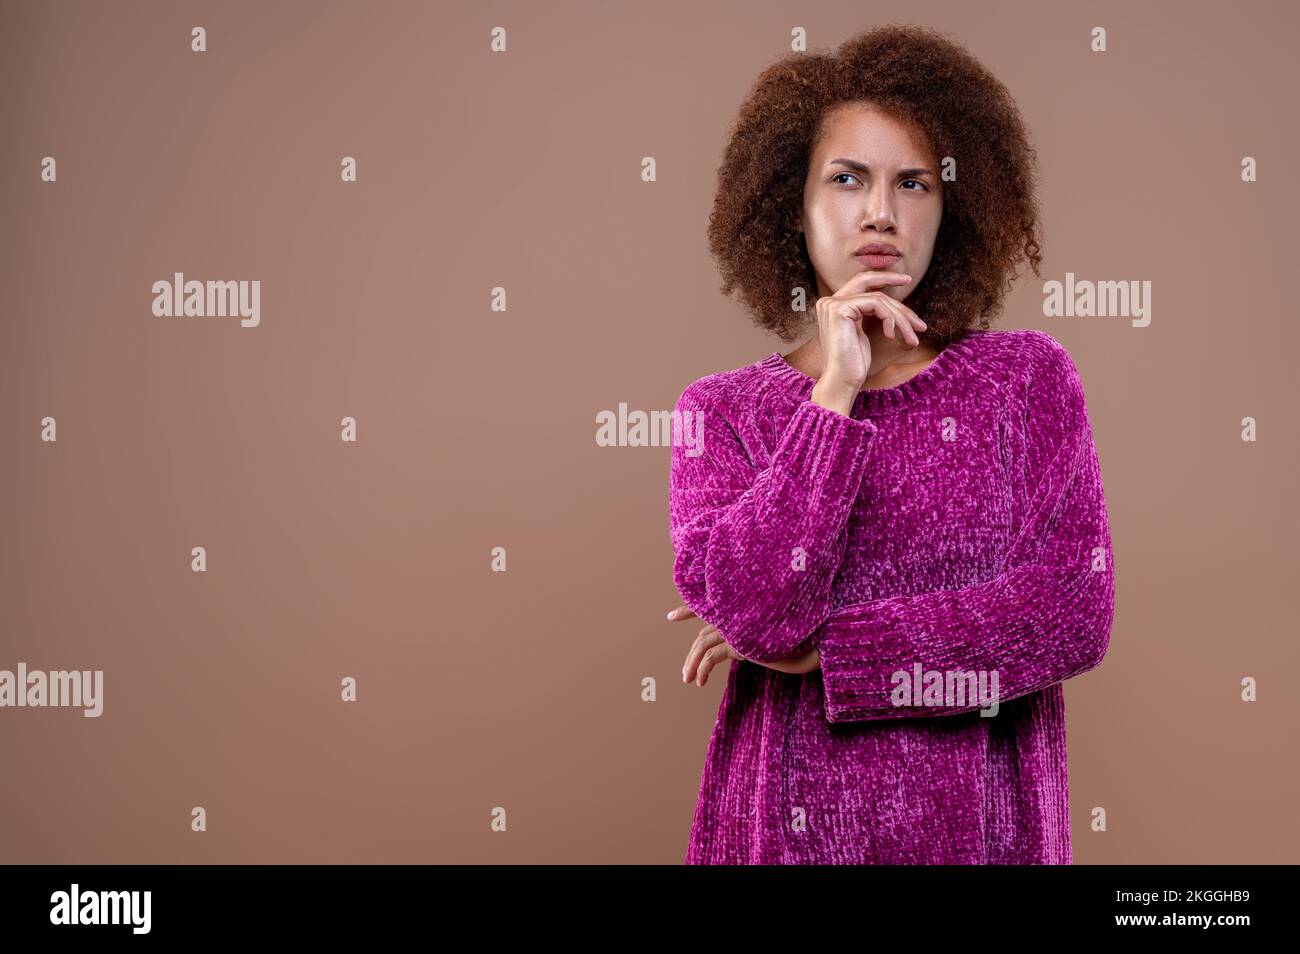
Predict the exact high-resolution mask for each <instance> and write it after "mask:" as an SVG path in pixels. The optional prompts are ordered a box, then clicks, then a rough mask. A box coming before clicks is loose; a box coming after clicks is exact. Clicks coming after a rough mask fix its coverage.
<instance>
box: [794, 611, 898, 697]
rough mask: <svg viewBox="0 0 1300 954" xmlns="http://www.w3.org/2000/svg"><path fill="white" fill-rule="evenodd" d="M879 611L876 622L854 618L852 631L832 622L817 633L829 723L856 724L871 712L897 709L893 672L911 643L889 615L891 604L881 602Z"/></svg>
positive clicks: (874, 618) (872, 618)
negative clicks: (902, 650)
mask: <svg viewBox="0 0 1300 954" xmlns="http://www.w3.org/2000/svg"><path fill="white" fill-rule="evenodd" d="M880 609H881V614H880V615H877V616H872V617H865V618H864V617H863V616H862V615H861V614H857V615H855V617H854V619H853V622H852V624H851V625H848V624H847V623H840V624H837V623H836V622H835V620H834V617H833V616H832V618H831V619H830V620H828V621H827V622H826V623H824V624H823V625H822V628H821V630H820V632H819V633H818V639H817V651H818V654H819V655H820V657H821V670H822V692H823V695H824V697H825V702H826V720H827V721H828V722H855V721H859V720H862V719H864V718H867V717H868V716H869V713H871V712H873V711H874V712H879V711H880V710H885V709H895V708H898V707H896V706H895V705H894V702H893V690H894V682H893V679H892V674H893V669H890V666H891V665H893V667H894V669H897V668H898V666H897V663H898V660H899V658H900V650H901V648H902V647H903V646H905V645H908V643H909V640H908V638H907V633H906V631H905V629H904V627H906V626H907V625H908V624H907V621H906V620H905V619H903V618H902V617H901V615H898V614H893V613H890V612H889V604H888V603H886V602H884V601H882V602H881V603H880ZM890 660H892V661H893V663H892V664H891V662H890ZM886 670H888V671H886ZM903 715H904V714H903V713H898V714H897V716H898V717H903Z"/></svg>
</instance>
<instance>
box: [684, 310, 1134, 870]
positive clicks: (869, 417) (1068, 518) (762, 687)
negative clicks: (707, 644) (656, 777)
mask: <svg viewBox="0 0 1300 954" xmlns="http://www.w3.org/2000/svg"><path fill="white" fill-rule="evenodd" d="M815 383H816V382H815V381H814V380H813V379H812V378H810V377H808V376H807V375H805V374H804V373H803V372H801V371H799V370H797V369H795V368H793V367H791V366H790V365H789V364H788V363H787V362H786V361H785V359H784V358H783V357H782V355H781V353H780V352H779V351H778V352H774V353H772V354H771V355H769V356H768V357H766V358H764V359H762V360H761V361H758V362H756V363H755V364H751V365H748V366H746V367H742V368H737V369H734V370H730V371H723V372H719V373H717V374H712V375H709V376H707V377H704V378H701V379H699V380H698V381H695V382H694V383H692V384H691V385H689V386H688V387H687V388H686V390H685V391H683V392H682V395H681V397H680V398H679V400H678V404H677V410H678V412H686V411H690V412H693V413H692V417H696V416H698V422H699V426H700V431H699V434H700V443H699V445H698V446H696V445H695V443H694V442H679V441H674V444H673V448H672V456H671V461H672V462H671V470H670V487H671V497H670V507H669V509H670V525H671V534H672V544H673V550H674V552H675V560H674V566H673V579H674V582H675V583H676V585H677V589H678V591H679V593H680V594H681V596H682V600H683V602H685V603H686V604H687V605H688V606H690V608H691V609H692V610H694V611H695V613H696V614H697V615H698V616H699V617H700V619H701V620H703V621H707V622H708V623H712V624H713V625H714V626H716V627H717V628H718V630H719V631H720V632H721V634H722V636H723V637H724V638H725V639H726V640H727V642H728V643H729V644H730V645H731V646H732V647H733V648H734V649H735V650H736V652H737V653H738V654H739V655H741V656H742V657H744V661H740V662H733V663H731V666H730V670H729V671H728V673H727V685H726V689H725V691H724V692H723V696H722V703H721V706H720V708H719V710H718V716H717V723H716V725H715V726H714V729H713V737H712V739H711V740H710V742H709V747H708V752H707V754H706V756H705V761H704V770H703V773H702V775H701V779H700V793H699V799H698V802H697V804H696V808H695V820H694V824H693V825H692V828H691V837H690V844H689V847H688V848H687V852H686V858H685V861H686V863H687V864H1069V863H1070V862H1071V860H1072V858H1071V850H1070V817H1069V788H1068V784H1067V771H1066V751H1065V708H1064V697H1063V692H1062V686H1061V683H1062V681H1063V680H1065V679H1069V678H1070V677H1072V676H1077V675H1079V674H1080V673H1083V672H1087V671H1088V670H1090V669H1093V668H1095V667H1096V666H1097V665H1098V664H1099V663H1100V662H1101V660H1102V657H1103V656H1104V655H1105V653H1106V648H1107V645H1108V644H1109V641H1110V628H1111V621H1112V619H1113V617H1114V606H1115V582H1114V569H1113V564H1112V559H1111V540H1110V527H1109V521H1108V518H1107V511H1106V501H1105V497H1104V495H1103V492H1102V481H1101V471H1100V467H1099V464H1098V459H1097V451H1096V447H1095V445H1094V443H1093V438H1092V427H1091V424H1090V422H1089V420H1088V412H1087V408H1086V406H1085V402H1084V392H1083V385H1082V383H1081V382H1080V380H1079V374H1078V370H1077V369H1076V367H1075V365H1074V362H1073V361H1072V359H1071V358H1070V356H1069V353H1068V352H1067V351H1066V350H1065V349H1064V348H1063V347H1062V346H1061V345H1060V344H1059V343H1058V342H1057V341H1056V339H1054V338H1053V337H1051V336H1050V335H1048V334H1046V333H1044V332H1041V331H1033V330H994V331H975V332H971V333H969V334H968V335H967V336H966V337H964V338H962V339H960V340H958V341H956V342H954V343H953V344H951V345H949V346H948V347H946V348H945V349H943V350H942V351H941V352H940V353H939V356H938V357H937V358H936V359H935V360H934V361H933V362H932V363H931V364H930V365H929V366H928V367H926V368H925V369H924V370H923V371H922V372H921V373H920V374H918V375H916V376H914V377H912V378H910V379H909V380H907V381H905V382H903V383H902V384H900V385H898V386H897V387H892V388H884V389H879V390H867V391H862V392H860V393H859V394H858V396H857V398H856V400H855V402H854V405H853V409H852V412H851V414H850V415H848V416H845V415H843V414H840V413H838V412H836V411H832V410H828V409H827V408H824V407H821V406H820V405H817V404H813V403H812V402H811V401H810V400H809V397H810V395H811V393H812V389H813V385H814V384H815ZM687 420H689V419H687ZM693 430H694V425H692V426H691V427H690V428H688V430H687V432H686V433H692V432H693ZM701 450H702V452H700V451H701ZM813 646H816V647H818V649H819V652H820V655H821V668H820V669H818V670H814V671H813V672H810V673H807V674H805V675H790V674H786V673H781V672H778V671H776V670H774V669H769V668H767V667H766V666H762V665H759V662H771V661H775V660H780V659H785V658H788V657H790V656H795V655H800V654H803V653H806V652H807V651H808V650H809V649H810V648H811V647H813ZM718 674H720V672H719V673H718ZM909 689H915V692H914V693H912V694H911V695H910V697H909V695H908V690H909ZM962 690H965V691H962ZM981 690H983V692H982V693H981ZM994 698H995V699H996V703H997V704H996V706H994V705H993V704H992V702H991V701H990V700H991V699H994Z"/></svg>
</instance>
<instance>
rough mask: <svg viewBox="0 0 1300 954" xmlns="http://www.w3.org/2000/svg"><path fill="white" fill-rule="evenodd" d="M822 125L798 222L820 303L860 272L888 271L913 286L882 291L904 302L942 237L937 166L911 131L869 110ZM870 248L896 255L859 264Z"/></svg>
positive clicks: (847, 108)
mask: <svg viewBox="0 0 1300 954" xmlns="http://www.w3.org/2000/svg"><path fill="white" fill-rule="evenodd" d="M823 123H824V126H823V133H822V137H821V141H820V142H819V143H818V144H817V146H816V148H815V149H814V151H813V154H812V156H811V157H810V159H809V163H808V178H807V180H806V181H805V182H804V189H803V211H802V212H801V213H800V215H799V221H798V226H799V228H801V229H802V230H803V232H804V237H805V239H806V241H807V244H808V256H809V258H811V259H812V263H813V267H814V268H815V269H816V271H817V284H818V296H819V297H825V296H827V295H831V294H834V293H835V292H836V291H838V290H839V288H840V286H842V285H843V284H844V283H845V282H846V281H848V280H849V279H850V278H852V277H853V276H854V275H856V274H858V273H860V272H864V271H891V272H902V273H903V274H906V275H910V276H911V278H912V280H911V281H910V282H908V283H907V284H906V285H892V286H888V287H886V288H883V289H880V290H882V291H884V292H885V293H886V294H887V295H889V296H890V297H891V298H896V299H898V300H899V301H902V300H903V299H905V298H907V296H908V295H910V294H911V293H912V289H914V288H915V287H916V286H917V284H918V283H919V282H920V281H921V278H922V277H923V276H924V275H925V271H926V269H927V268H929V266H930V256H931V254H932V253H933V251H934V241H935V237H936V236H937V235H938V234H939V223H940V221H941V220H942V218H943V192H942V185H941V183H940V181H939V167H938V163H937V161H936V160H935V157H934V156H933V155H932V154H931V153H930V151H929V149H928V148H927V147H926V145H925V143H924V142H923V141H921V140H919V139H918V138H917V137H916V136H914V135H913V133H912V131H911V130H910V128H909V127H907V126H904V125H903V124H901V123H899V122H898V121H897V120H895V119H893V118H891V117H889V116H887V115H885V114H884V113H882V112H880V111H879V110H878V109H876V108H875V107H874V106H872V105H870V104H867V103H852V104H845V105H840V106H838V107H836V108H834V109H832V110H830V111H829V112H828V113H827V115H826V116H825V117H824V119H823ZM873 242H879V243H884V244H887V245H892V246H894V248H895V249H897V251H898V255H897V256H896V257H892V258H881V259H875V260H871V259H866V258H861V257H857V255H856V253H857V251H858V249H860V248H861V247H862V246H864V245H867V244H868V243H873ZM922 317H924V316H922Z"/></svg>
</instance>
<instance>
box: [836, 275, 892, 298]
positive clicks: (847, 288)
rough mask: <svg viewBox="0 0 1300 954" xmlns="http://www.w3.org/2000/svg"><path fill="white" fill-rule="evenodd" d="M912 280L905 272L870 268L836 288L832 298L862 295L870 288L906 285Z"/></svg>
mask: <svg viewBox="0 0 1300 954" xmlns="http://www.w3.org/2000/svg"><path fill="white" fill-rule="evenodd" d="M911 280H912V276H911V275H906V274H904V273H903V272H890V271H885V270H883V269H868V270H867V271H865V272H858V273H857V274H856V275H854V276H853V277H852V278H850V279H849V280H848V281H846V282H845V283H844V284H843V285H841V286H840V287H839V288H837V289H835V294H834V295H832V296H831V297H832V298H839V297H840V296H843V295H860V294H862V293H863V292H864V291H867V290H868V289H875V288H888V287H891V286H896V285H906V284H908V283H909V282H910V281H911Z"/></svg>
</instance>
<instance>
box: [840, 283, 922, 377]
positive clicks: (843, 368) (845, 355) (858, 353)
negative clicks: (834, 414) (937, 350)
mask: <svg viewBox="0 0 1300 954" xmlns="http://www.w3.org/2000/svg"><path fill="white" fill-rule="evenodd" d="M911 280H912V278H911V276H910V275H904V274H901V273H900V272H889V271H874V270H871V271H865V272H858V273H857V274H856V275H854V276H853V277H852V278H850V279H849V280H848V281H847V282H845V283H844V284H843V285H842V286H840V288H839V290H838V291H836V292H835V294H833V295H828V296H827V297H825V298H819V299H817V333H818V335H820V336H821V353H822V374H821V377H820V378H818V384H819V385H821V390H822V391H823V392H826V391H832V392H837V393H848V394H851V395H853V396H855V397H856V395H857V392H858V391H860V390H861V389H862V385H863V383H865V382H866V380H867V372H868V371H869V370H870V368H871V342H870V341H869V340H868V338H867V335H866V331H865V322H866V321H867V320H869V319H871V320H879V321H883V322H884V323H885V336H886V337H888V338H892V337H894V331H895V329H898V330H899V331H901V333H902V335H903V340H904V342H905V343H906V344H907V346H908V347H910V348H915V347H916V346H917V345H919V344H920V343H921V341H920V339H919V338H918V337H917V336H916V332H917V331H924V330H925V322H924V321H922V320H921V319H920V318H919V317H917V314H916V312H914V311H912V309H910V308H908V307H907V306H906V305H904V304H903V303H902V302H901V301H898V300H897V299H896V298H891V297H889V295H888V293H886V292H885V291H883V290H882V289H884V288H886V287H888V286H890V285H906V284H907V283H908V282H910V281H911Z"/></svg>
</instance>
